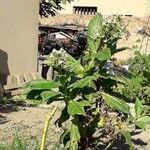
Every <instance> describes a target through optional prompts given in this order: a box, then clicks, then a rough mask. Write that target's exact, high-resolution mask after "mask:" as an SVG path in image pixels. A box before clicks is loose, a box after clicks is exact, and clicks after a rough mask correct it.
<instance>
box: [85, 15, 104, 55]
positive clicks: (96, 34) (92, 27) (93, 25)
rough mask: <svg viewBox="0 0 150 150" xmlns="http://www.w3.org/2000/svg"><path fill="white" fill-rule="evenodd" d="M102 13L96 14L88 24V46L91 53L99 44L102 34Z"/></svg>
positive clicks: (94, 51)
mask: <svg viewBox="0 0 150 150" xmlns="http://www.w3.org/2000/svg"><path fill="white" fill-rule="evenodd" d="M102 21H103V18H102V15H101V14H97V15H96V16H94V17H93V19H92V20H91V21H90V23H89V25H88V32H87V33H88V37H87V38H88V48H89V50H90V51H91V53H92V54H94V53H96V51H97V50H98V48H99V46H100V41H101V34H102V32H103V31H102Z"/></svg>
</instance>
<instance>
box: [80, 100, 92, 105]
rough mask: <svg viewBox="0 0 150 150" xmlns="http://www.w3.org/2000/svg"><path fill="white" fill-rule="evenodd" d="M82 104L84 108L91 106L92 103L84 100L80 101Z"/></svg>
mask: <svg viewBox="0 0 150 150" xmlns="http://www.w3.org/2000/svg"><path fill="white" fill-rule="evenodd" d="M80 104H81V105H82V106H84V107H85V106H91V103H90V102H89V101H87V100H82V101H80Z"/></svg>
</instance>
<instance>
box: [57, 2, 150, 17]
mask: <svg viewBox="0 0 150 150" xmlns="http://www.w3.org/2000/svg"><path fill="white" fill-rule="evenodd" d="M146 1H149V0H126V1H124V0H90V1H87V0H75V1H74V2H72V3H70V4H67V5H64V6H63V8H64V10H62V11H60V12H59V13H60V14H72V13H73V6H93V7H94V6H95V7H97V8H98V12H101V13H102V14H104V15H110V14H122V15H133V16H140V17H142V16H145V15H146V10H147V4H148V3H147V2H146ZM148 9H149V8H148Z"/></svg>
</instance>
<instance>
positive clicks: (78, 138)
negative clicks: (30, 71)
mask: <svg viewBox="0 0 150 150" xmlns="http://www.w3.org/2000/svg"><path fill="white" fill-rule="evenodd" d="M110 24H111V23H110ZM117 27H118V28H119V29H117ZM111 28H112V29H111ZM111 28H110V29H111V30H112V31H116V32H117V31H119V35H121V32H120V26H118V24H117V23H116V24H115V25H114V26H112V25H111ZM114 28H115V29H114ZM104 29H106V26H105V25H104V19H103V16H102V15H101V14H97V15H96V16H95V17H94V18H93V19H92V20H91V21H90V23H89V25H88V31H87V40H88V48H87V51H85V54H84V55H83V56H82V58H79V59H77V60H76V59H75V58H73V57H72V56H70V55H69V54H68V53H67V52H65V51H64V50H60V51H53V52H52V53H51V54H50V55H49V58H48V60H47V61H46V63H47V64H48V65H50V66H53V67H54V68H55V70H56V71H57V75H56V77H55V80H54V81H47V80H33V81H30V82H29V83H27V84H26V85H25V86H24V87H25V88H26V89H28V96H31V95H32V96H36V97H35V98H37V97H38V98H40V97H41V98H42V99H43V100H44V101H47V102H48V103H51V102H53V101H63V102H64V103H65V106H64V108H63V110H62V111H61V115H60V117H59V118H58V120H57V122H56V124H57V125H58V126H59V127H63V123H64V122H67V121H70V123H69V125H68V127H66V129H64V132H63V133H62V135H60V141H59V144H60V145H61V144H62V145H63V149H66V150H68V149H69V150H90V149H91V150H92V149H102V150H104V149H107V148H109V147H111V146H113V143H114V142H115V141H116V140H120V139H121V137H123V138H124V139H126V142H127V143H128V144H129V146H130V149H134V146H133V143H132V140H131V136H130V131H131V130H130V128H129V127H130V125H135V126H138V127H140V128H146V124H147V123H149V122H150V117H149V115H148V114H147V112H145V110H146V109H145V106H143V105H142V102H141V101H140V100H138V99H137V100H136V103H135V107H134V108H133V110H134V111H133V112H134V113H133V112H132V111H131V110H130V107H129V105H128V103H127V102H126V101H125V98H124V97H125V96H124V95H123V94H122V93H121V92H120V90H116V89H117V86H118V84H119V85H122V86H123V85H124V84H125V83H124V80H123V79H124V78H122V77H118V76H116V75H114V76H112V75H110V74H108V70H107V69H106V67H105V64H106V62H107V61H108V60H109V59H110V58H111V56H112V54H114V53H115V52H117V50H116V47H114V46H113V45H114V44H115V45H116V42H117V39H119V37H120V36H119V35H118V34H117V33H116V34H117V35H118V37H117V39H116V34H115V35H111V37H109V36H108V37H109V39H111V40H110V41H111V42H109V44H108V43H107V41H104V40H103V39H104V38H105V35H109V33H107V32H109V31H110V30H104ZM115 40H116V41H115ZM114 48H115V49H114ZM63 128H64V127H63Z"/></svg>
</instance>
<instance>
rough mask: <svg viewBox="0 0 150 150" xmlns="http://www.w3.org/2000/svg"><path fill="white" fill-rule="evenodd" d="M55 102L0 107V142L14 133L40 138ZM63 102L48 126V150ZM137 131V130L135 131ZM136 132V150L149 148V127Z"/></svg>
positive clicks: (56, 137) (7, 140)
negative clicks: (30, 105) (46, 118)
mask: <svg viewBox="0 0 150 150" xmlns="http://www.w3.org/2000/svg"><path fill="white" fill-rule="evenodd" d="M55 105H56V103H52V104H51V105H45V104H44V105H39V106H36V107H26V106H15V105H13V106H11V105H9V106H8V107H5V108H4V107H2V106H1V107H0V108H1V109H0V142H1V143H3V142H4V143H10V142H11V141H12V140H13V138H14V136H15V135H16V134H19V135H20V136H21V137H23V138H24V139H28V140H33V139H35V138H36V139H38V140H40V139H41V136H42V129H43V127H44V121H45V115H46V114H50V113H51V111H52V110H53V108H54V106H55ZM62 107H63V104H62V103H60V104H59V108H58V110H57V112H56V114H55V116H54V118H53V120H52V122H51V124H50V126H49V132H48V137H47V144H48V145H50V146H49V148H48V149H49V150H51V147H52V145H54V144H55V143H56V142H57V141H58V140H59V134H60V133H61V132H62V130H61V129H59V128H58V127H56V126H55V125H54V123H55V121H56V120H57V118H58V117H59V115H60V110H61V109H62ZM137 133H138V132H137ZM137 133H136V132H135V133H134V135H133V136H132V138H133V140H134V142H135V144H136V147H137V149H138V150H150V128H148V130H147V131H143V132H141V133H140V134H137ZM125 150H126V149H125Z"/></svg>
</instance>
